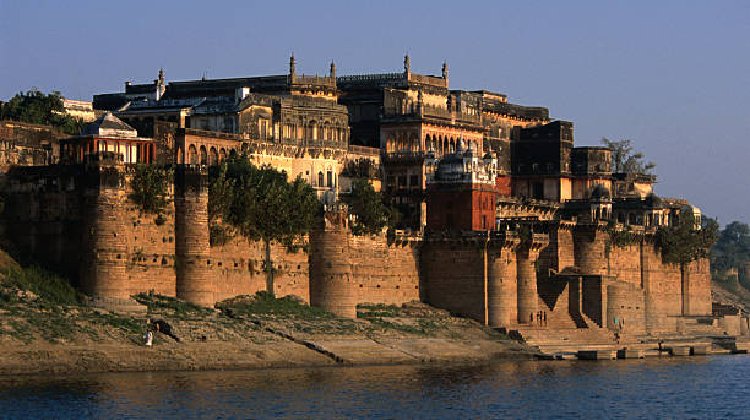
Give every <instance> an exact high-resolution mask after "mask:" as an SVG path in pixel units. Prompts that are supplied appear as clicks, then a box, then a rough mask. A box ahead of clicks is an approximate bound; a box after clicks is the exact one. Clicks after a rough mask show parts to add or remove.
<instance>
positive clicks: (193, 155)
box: [188, 144, 198, 165]
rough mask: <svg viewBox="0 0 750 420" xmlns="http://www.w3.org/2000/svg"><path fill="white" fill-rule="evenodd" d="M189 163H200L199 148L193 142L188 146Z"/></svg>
mask: <svg viewBox="0 0 750 420" xmlns="http://www.w3.org/2000/svg"><path fill="white" fill-rule="evenodd" d="M188 164H189V165H197V164H198V150H197V149H196V148H195V145H194V144H191V145H190V147H188Z"/></svg>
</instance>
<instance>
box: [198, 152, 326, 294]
mask: <svg viewBox="0 0 750 420" xmlns="http://www.w3.org/2000/svg"><path fill="white" fill-rule="evenodd" d="M212 178H213V179H212V180H211V183H210V184H209V185H210V188H209V198H208V201H209V216H210V217H211V218H212V222H213V221H214V220H217V219H218V218H219V217H220V218H221V220H222V223H227V224H229V225H230V226H232V227H233V228H234V229H236V230H237V232H238V233H240V234H241V235H242V236H244V237H246V238H248V239H251V240H260V241H263V243H264V245H265V251H266V252H265V253H266V255H265V261H264V264H265V267H266V273H267V280H266V288H267V291H268V292H270V293H273V290H274V288H273V271H274V270H273V261H272V260H271V243H272V242H279V243H281V244H283V245H286V246H289V247H291V246H293V245H294V242H295V241H296V240H298V239H300V238H301V237H303V236H304V235H306V234H307V233H309V232H310V230H311V229H312V228H313V227H314V226H315V223H316V221H317V220H318V218H319V217H320V215H321V210H322V206H321V204H320V201H319V200H318V198H317V196H316V195H315V191H314V190H313V189H312V187H311V186H310V185H309V184H308V183H306V182H305V181H304V180H302V179H301V178H299V177H298V178H297V179H295V180H294V181H292V182H291V183H290V182H288V181H287V175H286V173H284V172H279V171H276V170H274V169H271V168H256V167H255V166H253V164H252V163H250V160H249V159H248V158H247V156H245V155H242V156H240V155H237V154H232V155H230V157H229V158H227V159H226V160H224V162H222V165H221V166H220V168H219V169H218V171H215V172H213V173H212Z"/></svg>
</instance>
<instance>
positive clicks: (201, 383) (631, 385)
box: [0, 356, 750, 418]
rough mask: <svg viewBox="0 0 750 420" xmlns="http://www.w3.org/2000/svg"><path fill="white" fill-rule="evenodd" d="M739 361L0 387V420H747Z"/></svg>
mask: <svg viewBox="0 0 750 420" xmlns="http://www.w3.org/2000/svg"><path fill="white" fill-rule="evenodd" d="M748 381H750V356H723V357H722V356H719V357H691V358H684V359H679V358H675V359H669V358H667V359H649V360H637V361H611V362H582V361H581V362H516V361H514V362H500V363H496V364H493V365H489V366H473V367H455V368H449V367H446V368H441V367H403V366H395V367H392V366H388V367H365V368H359V367H355V368H315V369H276V370H265V371H242V372H191V373H138V374H129V373H128V374H103V375H89V376H84V377H70V376H67V377H0V418H8V417H10V418H13V417H32V418H51V417H52V418H68V417H74V418H92V417H93V418H114V417H150V418H164V417H181V418H194V417H202V418H214V417H222V418H267V417H302V418H351V417H377V418H525V417H533V418H549V417H557V418H559V417H587V418H612V417H648V418H654V417H668V418H728V417H733V418H748V417H750V389H749V388H748V383H749V382H748Z"/></svg>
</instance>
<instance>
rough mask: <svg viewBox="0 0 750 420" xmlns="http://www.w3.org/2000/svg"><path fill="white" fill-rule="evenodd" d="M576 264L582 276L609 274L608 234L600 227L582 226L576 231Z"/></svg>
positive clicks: (595, 225) (596, 225)
mask: <svg viewBox="0 0 750 420" xmlns="http://www.w3.org/2000/svg"><path fill="white" fill-rule="evenodd" d="M573 235H574V237H573V241H574V242H573V244H574V252H575V264H576V267H578V269H580V270H581V274H589V275H606V274H607V255H606V246H607V240H608V238H607V235H608V234H607V232H605V231H604V230H603V229H601V228H600V225H598V224H594V225H581V226H578V227H576V230H575V231H574V234H573Z"/></svg>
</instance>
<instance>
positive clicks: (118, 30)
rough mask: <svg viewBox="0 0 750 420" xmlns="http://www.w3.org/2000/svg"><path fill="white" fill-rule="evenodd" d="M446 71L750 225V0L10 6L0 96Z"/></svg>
mask: <svg viewBox="0 0 750 420" xmlns="http://www.w3.org/2000/svg"><path fill="white" fill-rule="evenodd" d="M290 52H294V54H295V56H296V57H297V61H298V71H301V72H305V73H316V72H317V73H324V72H326V71H327V70H328V63H329V62H330V60H331V59H333V60H335V61H336V64H337V67H338V73H339V74H349V73H362V72H380V71H400V69H401V68H402V57H403V54H404V53H405V52H408V53H409V54H410V55H411V57H412V69H413V70H414V71H417V72H423V73H435V74H438V73H439V72H440V64H441V63H442V61H443V60H447V61H448V63H449V65H450V76H451V87H453V88H466V89H478V88H484V89H490V90H495V91H500V92H504V93H507V94H508V95H509V97H510V100H511V101H514V102H518V103H521V104H528V105H544V106H548V107H549V108H550V112H551V114H552V116H554V117H555V118H558V119H566V120H571V121H573V122H575V127H576V143H577V144H579V145H587V144H597V143H598V142H599V140H600V139H601V138H602V137H604V136H606V137H609V138H611V139H619V138H630V139H632V140H633V141H634V142H635V144H636V146H637V147H638V148H639V149H641V150H642V151H643V152H645V153H646V155H647V157H648V158H650V159H651V160H653V161H655V162H656V163H657V168H656V173H657V175H658V176H659V184H658V186H657V192H658V193H659V194H660V195H663V196H681V197H685V198H688V199H690V200H691V201H693V202H694V203H695V204H697V205H698V206H700V207H701V208H703V210H704V212H705V213H707V214H709V215H712V216H718V217H719V221H720V222H721V223H722V224H724V223H728V222H729V221H731V220H742V221H744V222H746V223H747V222H750V187H749V186H748V183H749V181H750V177H749V176H748V160H749V159H750V142H749V141H748V140H749V139H748V133H750V115H748V106H747V101H748V99H750V2H747V1H689V0H680V1H677V0H676V1H617V2H615V1H603V0H598V1H575V2H573V1H565V2H563V1H552V0H550V1H519V0H514V1H507V2H504V1H488V2H470V1H437V0H434V1H425V2H407V1H377V2H365V1H337V2H326V1H322V0H320V1H309V0H308V1H304V2H299V3H297V2H291V1H285V2H271V1H263V2H253V1H237V2H221V1H211V2H209V1H205V0H203V1H187V0H184V1H174V2H156V1H148V2H146V1H127V2H124V1H123V2H112V1H91V2H82V1H81V2H79V1H72V0H71V1H33V0H23V1H22V0H17V1H13V0H0V98H3V99H7V98H9V97H10V96H12V95H14V94H15V93H17V92H19V91H21V90H27V89H29V88H30V87H32V86H36V87H38V88H39V89H42V90H44V91H48V90H52V89H57V90H60V91H62V92H63V94H64V95H66V96H67V97H70V98H80V99H89V100H90V99H91V96H92V95H93V94H94V93H102V92H113V91H119V90H121V89H122V84H123V82H124V81H125V80H129V79H132V80H135V81H136V82H148V81H150V80H152V79H154V78H155V77H156V72H157V70H158V69H159V67H164V69H165V71H166V75H167V79H168V80H181V79H195V78H199V77H200V76H201V74H202V73H203V72H206V73H207V74H208V76H209V77H212V78H213V77H233V76H247V75H259V74H280V73H284V72H286V70H287V65H288V56H289V53H290Z"/></svg>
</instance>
